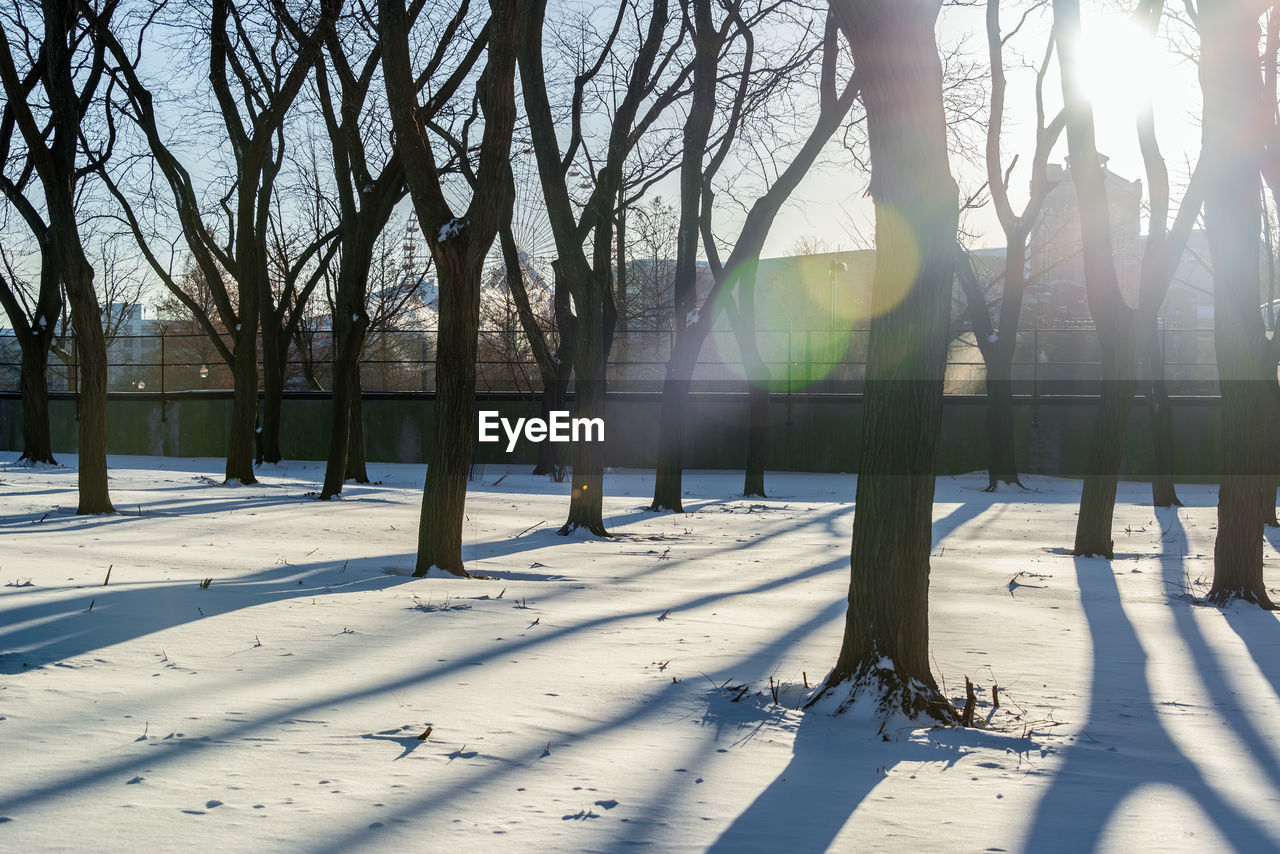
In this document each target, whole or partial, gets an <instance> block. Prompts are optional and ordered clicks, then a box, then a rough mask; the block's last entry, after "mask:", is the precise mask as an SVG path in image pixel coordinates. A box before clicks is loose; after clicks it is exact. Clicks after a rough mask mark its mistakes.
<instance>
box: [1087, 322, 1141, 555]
mask: <svg viewBox="0 0 1280 854" xmlns="http://www.w3.org/2000/svg"><path fill="white" fill-rule="evenodd" d="M1098 334H1099V335H1100V336H1101V337H1102V367H1103V379H1102V396H1101V399H1100V401H1099V409H1098V419H1097V422H1096V423H1095V425H1094V439H1093V455H1092V456H1093V468H1092V469H1091V470H1090V471H1089V472H1087V473H1086V474H1085V478H1084V489H1083V491H1082V492H1081V495H1080V517H1079V518H1078V519H1077V520H1076V541H1075V547H1074V549H1073V552H1072V553H1073V554H1077V555H1085V556H1088V555H1101V556H1103V557H1105V558H1108V559H1109V558H1112V557H1115V543H1114V541H1113V540H1112V538H1111V523H1112V519H1113V517H1114V514H1115V506H1116V486H1117V485H1118V483H1119V480H1120V464H1121V462H1122V461H1123V459H1124V436H1125V429H1126V427H1127V426H1128V423H1129V412H1130V410H1131V409H1132V408H1133V392H1134V387H1135V386H1136V382H1135V379H1134V376H1133V370H1134V368H1135V367H1136V364H1135V362H1134V346H1133V336H1132V335H1131V334H1106V333H1104V332H1103V331H1102V329H1101V328H1099V330H1098Z"/></svg>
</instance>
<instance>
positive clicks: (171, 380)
mask: <svg viewBox="0 0 1280 854" xmlns="http://www.w3.org/2000/svg"><path fill="white" fill-rule="evenodd" d="M1159 334H1160V350H1161V354H1162V356H1163V358H1164V369H1165V376H1166V379H1167V381H1168V383H1169V392H1170V394H1173V395H1183V396H1204V395H1214V394H1216V393H1217V368H1216V365H1215V362H1214V347H1213V331H1212V330H1209V329H1174V328H1161V329H1160V332H1159ZM673 340H674V333H673V332H672V331H671V330H669V329H664V330H636V329H629V330H619V331H618V332H617V333H616V334H615V337H614V345H613V350H612V354H611V357H610V363H609V372H608V382H609V388H610V390H611V391H627V392H656V391H659V390H660V389H661V386H662V381H663V376H664V373H665V368H666V362H667V360H668V358H669V356H670V354H671V349H672V343H673ZM757 342H758V346H759V349H760V355H761V358H762V359H763V361H764V364H765V367H766V368H767V371H768V376H767V378H765V377H752V378H750V379H752V380H756V381H763V382H765V384H766V385H767V386H768V387H769V388H770V389H771V390H773V391H775V392H779V393H792V392H807V393H814V394H857V393H860V392H861V391H862V384H863V381H864V379H865V377H866V356H867V342H868V330H867V329H834V330H833V329H827V330H790V329H786V330H767V329H766V330H760V331H758V333H757ZM332 353H333V346H332V338H331V335H330V334H329V333H328V332H327V331H321V332H315V333H312V334H310V335H309V336H306V337H305V338H304V339H303V340H302V341H301V346H299V344H298V343H295V344H294V345H293V346H291V348H290V352H289V358H288V360H287V367H286V376H285V388H286V389H287V390H293V391H305V390H312V391H327V390H328V389H329V388H331V381H332ZM435 353H436V333H435V331H434V330H419V331H402V330H396V331H383V332H379V333H377V334H375V335H372V336H370V338H369V340H368V342H367V343H366V345H365V348H364V351H363V354H362V359H361V384H362V387H363V390H364V391H365V392H402V393H404V392H408V393H413V392H431V391H433V390H434V389H435ZM1100 353H1101V348H1100V346H1099V343H1098V340H1097V335H1096V333H1095V331H1094V330H1093V328H1092V326H1091V325H1088V324H1079V325H1074V326H1061V327H1054V328H1043V327H1040V328H1031V329H1024V330H1020V331H1019V332H1018V334H1017V339H1016V345H1015V348H1014V357H1013V388H1014V394H1015V395H1020V396H1036V395H1041V394H1093V393H1096V391H1097V388H1098V383H1099V382H1100V379H1101V355H1100ZM108 360H109V362H110V368H109V375H108V383H109V385H108V388H109V389H110V390H111V391H113V392H124V393H127V392H142V393H156V392H158V393H161V394H165V393H170V392H183V391H217V390H227V389H230V388H231V384H232V383H231V369H230V367H229V366H228V365H227V364H226V363H225V362H224V361H223V360H222V357H221V356H220V355H219V354H218V351H217V350H216V349H215V348H214V347H213V345H212V343H211V342H210V341H209V339H208V338H207V337H206V336H204V335H199V334H154V335H122V336H117V337H116V338H115V339H114V340H113V341H112V342H111V343H110V345H109V347H108ZM20 366H21V353H20V350H19V347H18V344H17V341H16V339H15V338H14V337H13V335H12V333H3V332H0V391H6V392H13V391H17V390H18V387H19V371H20ZM77 367H78V365H77V354H76V348H75V344H74V341H71V340H69V339H64V340H62V341H60V342H59V344H58V346H56V347H55V349H54V353H53V354H52V355H51V357H50V366H49V376H48V380H49V388H50V390H52V391H75V390H76V384H77ZM476 368H477V384H478V388H479V389H480V390H481V391H491V392H516V393H524V394H533V393H535V392H537V391H538V390H540V389H541V380H540V377H539V373H538V367H537V364H536V363H535V362H534V360H533V358H532V356H531V354H530V353H529V350H528V347H527V344H525V342H524V337H523V334H522V333H521V332H520V331H519V330H510V329H506V330H482V331H481V333H480V346H479V353H478V359H477V363H476ZM984 377H985V368H984V366H983V362H982V357H981V354H980V353H979V350H978V348H977V346H976V344H975V342H974V338H973V334H972V333H963V334H960V335H959V336H958V337H956V338H954V339H953V340H952V341H951V344H950V350H949V354H948V363H947V380H946V384H945V391H946V393H948V394H953V395H966V394H980V393H982V391H983V384H984ZM747 384H748V377H747V376H746V375H745V374H744V371H743V367H742V360H741V355H740V352H739V349H738V345H737V341H736V338H735V336H734V334H733V333H732V332H730V331H723V330H716V331H713V332H712V333H711V334H710V335H709V336H708V340H707V342H706V344H704V346H703V349H702V354H701V358H700V360H699V362H698V365H697V369H696V370H695V372H694V376H693V383H692V390H694V391H719V392H741V391H744V390H745V389H746V388H747Z"/></svg>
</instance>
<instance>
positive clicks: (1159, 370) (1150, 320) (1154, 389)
mask: <svg viewBox="0 0 1280 854" xmlns="http://www.w3.org/2000/svg"><path fill="white" fill-rule="evenodd" d="M1141 323H1142V329H1141V330H1140V334H1141V335H1142V362H1143V368H1144V370H1143V377H1144V379H1145V381H1146V389H1145V395H1144V396H1145V397H1146V400H1147V415H1148V418H1149V423H1150V427H1149V428H1148V429H1150V431H1151V503H1152V505H1153V506H1155V507H1181V506H1182V502H1181V501H1179V500H1178V491H1177V489H1176V488H1175V486H1174V482H1173V408H1172V406H1171V405H1170V401H1169V386H1168V383H1166V382H1165V375H1164V354H1163V353H1162V352H1161V350H1160V327H1159V324H1158V321H1157V319H1156V317H1155V315H1152V314H1149V313H1148V314H1146V315H1145V316H1143V317H1142V318H1141Z"/></svg>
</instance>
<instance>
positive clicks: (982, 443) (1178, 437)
mask: <svg viewBox="0 0 1280 854" xmlns="http://www.w3.org/2000/svg"><path fill="white" fill-rule="evenodd" d="M659 403H660V399H659V397H658V396H657V395H631V394H619V395H613V396H611V397H610V399H609V402H608V407H607V410H606V419H605V439H606V445H607V447H608V451H607V459H608V465H611V466H620V467H633V468H652V467H653V466H654V465H655V464H656V456H657V436H658V426H657V421H658V409H659ZM433 406H434V401H432V400H431V399H429V398H425V397H408V396H400V395H387V396H381V395H375V396H370V397H368V398H367V399H366V400H365V402H364V417H365V437H366V441H367V451H368V457H369V460H370V461H377V462H401V463H420V462H422V461H423V459H424V452H425V449H426V448H427V447H428V446H429V443H430V442H431V440H432V435H431V433H432V429H431V414H432V407H433ZM329 407H330V405H329V400H328V398H327V397H325V396H323V395H313V394H303V395H297V396H291V397H289V398H288V399H287V400H286V401H285V404H284V409H283V430H282V433H281V446H282V450H283V451H284V454H285V456H286V457H287V458H289V459H304V460H322V459H324V458H325V455H326V453H327V451H328V441H329V440H328V434H329ZM479 408H481V409H492V410H497V411H498V412H500V413H501V414H502V415H503V416H504V417H507V418H512V419H514V418H518V417H531V416H535V415H537V414H538V411H539V410H538V404H537V402H536V401H534V400H520V399H518V398H501V399H489V400H482V401H481V402H480V404H479ZM1096 408H1097V402H1096V400H1093V399H1090V398H1069V397H1055V398H1041V399H1040V400H1039V401H1038V402H1033V401H1031V400H1030V399H1024V400H1019V401H1018V402H1017V403H1016V404H1015V424H1016V434H1017V443H1018V459H1019V461H1020V465H1021V466H1022V467H1023V470H1024V471H1027V472H1034V473H1039V474H1052V475H1064V476H1071V477H1078V476H1081V475H1083V474H1086V473H1088V472H1089V470H1090V466H1091V464H1092V461H1093V459H1094V454H1093V448H1094V447H1095V444H1096V443H1095V442H1094V439H1093V418H1094V413H1095V411H1096ZM50 411H51V417H52V420H53V444H54V450H55V453H56V452H58V451H74V450H75V448H76V421H75V411H76V409H75V401H74V399H73V398H71V397H65V396H60V397H56V398H55V399H54V400H53V401H51V404H50ZM769 415H770V428H769V456H768V468H770V469H773V470H775V471H821V472H853V471H856V470H857V461H858V445H859V441H860V438H861V416H862V401H861V399H859V398H856V397H823V396H819V395H810V396H805V395H795V396H793V397H790V398H788V397H787V396H785V395H778V396H775V398H774V400H773V403H772V405H771V406H770V412H769ZM985 415H986V401H985V400H984V399H983V398H981V397H949V398H947V399H946V403H945V405H944V407H943V430H942V445H941V448H940V449H939V461H938V472H939V473H940V474H960V473H964V472H969V471H976V470H981V469H985V468H986V459H985V447H986V424H985ZM746 416H747V399H746V397H745V396H740V395H731V394H725V395H712V394H707V395H697V394H695V395H692V396H691V398H690V411H689V432H688V445H687V448H688V449H687V451H686V455H685V464H686V466H687V467H688V468H691V469H692V468H711V469H714V468H722V469H737V468H741V467H742V465H743V458H744V455H745V453H746V436H745V432H746V429H745V422H746ZM107 417H108V429H109V431H110V436H109V441H108V451H109V452H110V453H113V454H144V455H160V456H182V457H219V456H222V455H223V454H224V453H225V451H226V441H227V424H228V421H229V419H230V417H231V398H230V395H229V394H225V393H186V394H173V395H169V396H168V397H167V398H165V399H164V400H163V401H162V400H161V398H160V397H159V396H158V395H149V394H147V395H144V394H127V395H115V396H112V397H111V398H110V400H109V402H108V407H107ZM1174 419H1175V423H1176V427H1175V431H1176V432H1175V437H1174V445H1175V466H1176V470H1175V473H1176V474H1177V475H1178V476H1179V477H1181V478H1185V479H1200V478H1212V477H1213V476H1214V474H1215V472H1216V471H1217V460H1218V442H1219V437H1218V401H1217V399H1216V398H1187V399H1183V400H1177V401H1175V402H1174ZM1148 423H1149V419H1148V417H1147V412H1146V408H1145V405H1144V404H1143V402H1142V401H1141V400H1136V401H1135V402H1134V412H1133V417H1132V418H1131V419H1130V422H1129V424H1130V429H1129V436H1128V446H1127V450H1126V454H1125V464H1124V475H1125V476H1126V477H1131V478H1142V477H1144V476H1147V475H1148V474H1149V473H1150V470H1151V465H1150V460H1151V452H1150V447H1149V443H1148V439H1147V425H1148ZM21 447H22V409H21V400H20V399H19V398H18V397H17V396H15V395H5V396H0V448H4V449H8V450H10V451H14V452H16V451H18V450H19V449H20V448H21ZM535 453H536V451H535V448H534V446H533V445H531V444H529V443H526V442H524V441H523V440H522V441H521V443H520V445H519V446H518V447H517V448H516V450H515V452H513V453H512V454H510V455H508V454H507V453H506V440H505V438H504V439H503V440H502V441H501V442H498V443H493V444H487V443H486V444H479V443H478V444H477V445H476V459H477V461H478V462H484V463H495V464H496V463H503V462H507V463H529V464H531V463H532V462H533V459H534V456H535Z"/></svg>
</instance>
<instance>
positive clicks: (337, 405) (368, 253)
mask: <svg viewBox="0 0 1280 854" xmlns="http://www.w3.org/2000/svg"><path fill="white" fill-rule="evenodd" d="M374 240H376V235H369V234H368V229H361V228H359V226H356V225H354V224H353V225H352V227H350V228H348V229H346V230H345V233H344V235H343V244H344V245H343V252H342V260H341V261H340V262H339V268H338V284H337V298H336V299H335V300H334V303H335V304H334V311H333V338H334V342H333V344H334V346H333V398H332V402H333V407H332V409H331V411H330V419H329V456H328V459H327V461H326V463H325V470H324V486H323V487H322V488H321V490H320V500H322V501H325V500H328V499H330V498H332V497H333V496H335V495H339V494H341V492H342V485H343V483H344V482H346V480H348V479H349V478H350V477H351V476H352V474H351V449H352V446H353V445H355V444H356V443H355V441H354V440H355V439H356V436H355V435H354V434H355V432H356V428H360V427H362V425H361V424H360V417H361V412H360V403H359V399H360V352H361V350H362V349H363V348H364V339H365V334H366V332H367V331H368V329H369V316H368V313H367V309H366V306H365V277H366V276H367V275H368V270H369V267H370V266H371V265H372V264H373V244H374ZM359 432H360V437H359V439H360V441H359V447H360V448H361V450H362V451H363V447H364V436H363V433H364V431H363V429H360V430H359ZM363 456H364V455H363V453H361V459H360V468H361V473H363V468H364V459H363ZM366 480H367V478H366Z"/></svg>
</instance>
